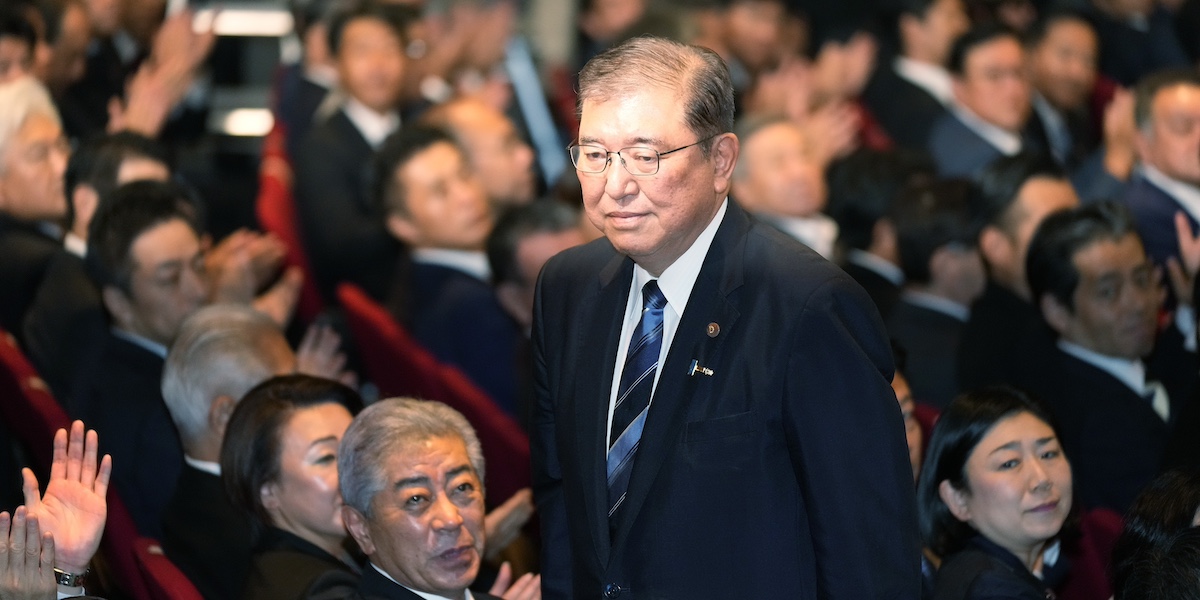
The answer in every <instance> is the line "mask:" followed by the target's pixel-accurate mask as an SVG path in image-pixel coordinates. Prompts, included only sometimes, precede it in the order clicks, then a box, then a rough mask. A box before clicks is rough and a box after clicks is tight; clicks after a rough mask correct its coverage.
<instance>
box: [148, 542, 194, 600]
mask: <svg viewBox="0 0 1200 600" xmlns="http://www.w3.org/2000/svg"><path fill="white" fill-rule="evenodd" d="M135 554H136V556H137V564H138V567H139V568H140V569H141V571H142V574H143V575H145V577H146V583H147V585H148V586H149V588H150V593H151V594H153V595H154V598H156V599H158V600H203V596H201V595H200V592H199V591H198V590H196V586H195V585H193V584H192V582H191V581H190V580H189V579H188V578H187V576H186V575H184V574H183V571H180V570H179V567H176V566H175V563H172V562H171V559H169V558H167V555H166V554H164V553H163V549H162V546H161V545H159V543H158V542H157V541H155V540H152V539H150V538H146V537H142V538H138V540H137V544H136V549H135Z"/></svg>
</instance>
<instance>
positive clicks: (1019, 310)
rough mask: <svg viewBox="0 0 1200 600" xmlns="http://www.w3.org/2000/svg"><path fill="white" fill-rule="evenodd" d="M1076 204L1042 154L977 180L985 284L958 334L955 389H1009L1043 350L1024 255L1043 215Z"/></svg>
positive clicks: (1001, 164) (1013, 160)
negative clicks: (1021, 370)
mask: <svg viewBox="0 0 1200 600" xmlns="http://www.w3.org/2000/svg"><path fill="white" fill-rule="evenodd" d="M1078 204H1079V199H1078V198H1077V197H1076V196H1075V191H1074V190H1073V189H1071V185H1070V183H1068V182H1067V180H1066V175H1065V174H1064V173H1063V171H1062V169H1061V168H1059V167H1058V166H1057V165H1055V164H1054V163H1053V162H1052V161H1051V160H1050V159H1048V158H1046V157H1044V156H1042V155H1038V154H1032V153H1021V154H1018V155H1016V156H1012V157H1006V158H1002V159H999V160H997V161H996V162H994V163H992V164H991V165H989V166H988V168H987V169H985V170H984V171H983V173H982V174H981V175H980V178H979V181H978V186H977V190H976V194H975V198H974V199H973V202H972V207H973V210H974V213H975V214H974V216H973V218H972V223H973V227H975V228H976V231H977V234H976V235H977V236H978V237H977V244H978V247H979V253H980V256H982V257H983V264H984V267H986V269H987V285H986V286H985V287H984V291H983V295H982V296H980V297H979V299H978V300H977V301H976V302H975V303H974V304H973V305H971V314H970V316H969V317H968V318H967V324H966V326H965V327H964V328H963V332H962V338H961V339H962V341H961V344H960V346H959V353H958V365H957V367H956V370H957V379H958V384H959V389H962V390H973V389H977V388H981V387H984V386H988V385H999V384H1002V383H1011V382H1012V381H1013V377H1014V375H1015V374H1017V373H1018V372H1020V369H1021V368H1022V367H1023V366H1025V365H1029V364H1037V363H1039V362H1041V357H1043V356H1045V355H1046V354H1048V353H1049V352H1050V350H1051V344H1052V341H1053V340H1052V337H1051V334H1050V332H1049V331H1048V330H1047V329H1046V327H1045V325H1044V324H1043V323H1042V318H1041V315H1040V314H1039V313H1038V310H1037V306H1036V304H1035V303H1034V302H1033V297H1032V296H1031V295H1030V292H1029V284H1028V283H1027V282H1026V280H1025V254H1026V252H1027V251H1028V249H1029V240H1030V238H1032V237H1033V232H1034V231H1035V230H1036V229H1037V226H1038V225H1039V224H1040V223H1041V222H1042V220H1043V219H1045V218H1046V215H1049V214H1051V213H1054V212H1056V211H1059V210H1063V209H1067V208H1072V207H1075V206H1077V205H1078Z"/></svg>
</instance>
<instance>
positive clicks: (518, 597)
mask: <svg viewBox="0 0 1200 600" xmlns="http://www.w3.org/2000/svg"><path fill="white" fill-rule="evenodd" d="M510 582H511V583H512V585H509V583H510ZM488 593H489V594H491V595H493V596H499V597H501V598H504V599H505V600H539V599H540V598H541V597H542V576H541V575H534V574H533V573H526V574H524V575H522V576H521V577H520V578H519V579H517V580H516V581H515V582H513V581H512V567H511V566H510V565H509V564H508V563H507V562H506V563H504V564H502V565H500V573H499V574H498V575H496V582H495V583H493V584H492V589H490V590H488Z"/></svg>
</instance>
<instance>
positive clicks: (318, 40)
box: [273, 0, 339, 160]
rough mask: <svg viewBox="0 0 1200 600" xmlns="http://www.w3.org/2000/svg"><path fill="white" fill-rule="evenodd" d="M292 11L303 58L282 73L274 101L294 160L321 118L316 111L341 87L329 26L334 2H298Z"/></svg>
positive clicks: (334, 13) (277, 115)
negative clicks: (310, 131) (330, 92)
mask: <svg viewBox="0 0 1200 600" xmlns="http://www.w3.org/2000/svg"><path fill="white" fill-rule="evenodd" d="M291 7H292V18H293V20H294V22H295V34H296V38H297V39H299V40H300V44H301V47H302V50H301V52H302V55H301V57H300V60H299V61H298V62H297V63H296V64H294V65H290V66H286V67H283V68H282V69H281V72H280V74H279V79H278V80H277V84H276V85H277V87H276V90H275V94H274V98H273V100H274V103H275V111H274V112H275V116H276V118H277V119H278V120H279V123H280V125H282V126H283V130H284V133H285V135H286V139H287V154H288V156H289V157H291V158H292V159H293V160H294V159H295V158H296V156H297V155H299V151H300V143H301V142H303V141H304V139H305V138H307V137H308V132H309V130H310V129H312V126H313V124H314V121H316V120H317V119H318V118H319V117H318V115H317V111H318V110H319V109H320V108H321V106H322V104H323V103H325V100H326V97H327V96H328V95H329V91H330V90H332V89H335V88H336V87H337V85H338V71H337V64H336V63H335V62H334V57H333V52H332V51H331V50H330V48H329V26H330V24H331V22H332V19H333V17H334V16H335V15H336V14H337V10H338V8H339V7H338V3H337V2H334V1H333V0H295V1H293V2H291Z"/></svg>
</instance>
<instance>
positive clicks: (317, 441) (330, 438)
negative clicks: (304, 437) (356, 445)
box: [308, 435, 338, 448]
mask: <svg viewBox="0 0 1200 600" xmlns="http://www.w3.org/2000/svg"><path fill="white" fill-rule="evenodd" d="M337 441H338V440H337V438H336V437H334V436H332V435H327V436H325V437H323V438H318V439H315V440H313V441H312V443H311V444H309V445H308V447H309V448H312V447H313V446H316V445H317V444H324V443H327V442H333V443H335V444H336V443H337Z"/></svg>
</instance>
